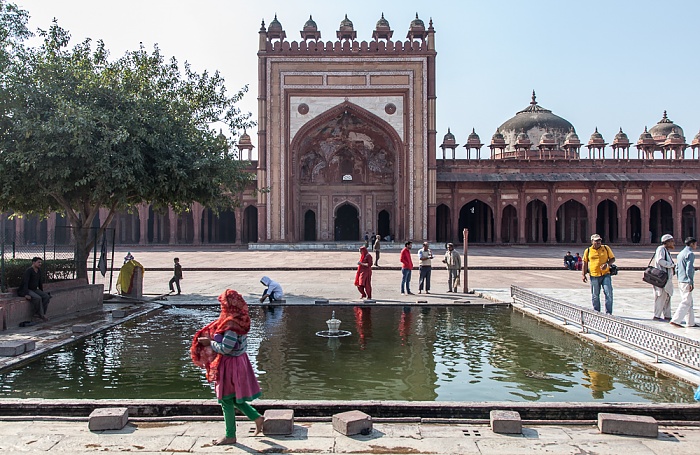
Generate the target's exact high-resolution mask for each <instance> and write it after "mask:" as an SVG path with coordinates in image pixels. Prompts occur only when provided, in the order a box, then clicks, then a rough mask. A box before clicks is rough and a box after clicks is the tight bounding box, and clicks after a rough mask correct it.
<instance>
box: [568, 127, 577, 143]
mask: <svg viewBox="0 0 700 455" xmlns="http://www.w3.org/2000/svg"><path fill="white" fill-rule="evenodd" d="M565 140H566V142H575V141H580V140H581V139H579V137H578V134H576V131H574V129H573V128H571V131H569V134H567V135H566V138H565Z"/></svg>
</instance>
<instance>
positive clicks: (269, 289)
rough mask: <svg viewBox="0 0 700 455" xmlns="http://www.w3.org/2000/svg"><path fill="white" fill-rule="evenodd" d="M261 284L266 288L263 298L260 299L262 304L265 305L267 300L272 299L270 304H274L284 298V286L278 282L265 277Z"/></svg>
mask: <svg viewBox="0 0 700 455" xmlns="http://www.w3.org/2000/svg"><path fill="white" fill-rule="evenodd" d="M260 282H261V283H262V284H263V286H266V289H265V291H264V292H263V295H262V297H260V303H263V302H264V301H265V299H268V298H269V299H270V303H272V302H274V301H275V300H281V299H282V297H284V294H283V293H282V286H280V284H279V283H278V282H277V281H273V280H271V279H270V277H267V276H264V277H262V278H261V279H260Z"/></svg>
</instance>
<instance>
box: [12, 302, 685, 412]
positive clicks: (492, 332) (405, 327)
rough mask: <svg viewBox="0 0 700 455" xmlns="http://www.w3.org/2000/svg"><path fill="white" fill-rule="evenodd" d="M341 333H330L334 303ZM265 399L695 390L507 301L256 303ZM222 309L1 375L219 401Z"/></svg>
mask: <svg viewBox="0 0 700 455" xmlns="http://www.w3.org/2000/svg"><path fill="white" fill-rule="evenodd" d="M333 310H334V311H335V314H336V317H337V318H338V319H340V320H341V321H342V323H341V326H340V329H342V330H347V331H350V332H351V334H350V335H349V336H347V337H344V338H322V337H318V336H316V332H319V331H323V330H327V326H326V322H325V321H326V320H327V319H330V317H331V311H333ZM250 313H251V318H252V320H253V322H252V326H251V332H250V334H249V344H248V354H249V356H250V358H251V361H252V363H253V367H254V368H255V370H256V372H257V373H258V379H259V381H260V385H261V387H262V389H263V398H266V399H288V400H311V399H326V400H373V399H374V400H409V401H606V402H678V403H680V402H692V401H693V392H694V390H693V387H692V386H691V385H689V384H686V383H683V382H681V381H678V380H675V379H673V378H669V377H665V376H663V375H661V374H660V373H657V372H655V371H654V370H651V369H648V368H646V367H645V366H644V365H642V364H639V363H636V362H634V361H631V360H629V359H627V358H624V357H621V356H619V355H617V354H614V353H611V352H609V351H606V350H605V349H603V348H600V347H597V346H595V345H593V344H590V343H588V342H586V341H583V340H580V339H578V338H576V337H573V336H571V335H568V334H565V333H563V332H561V331H559V330H558V329H556V328H553V327H550V326H548V325H546V324H543V323H540V322H538V321H536V320H534V319H531V318H528V317H524V316H523V315H521V314H519V313H516V312H513V311H512V310H511V309H510V308H505V307H488V308H463V307H449V308H445V307H439V308H436V307H410V308H409V307H404V308H403V309H402V308H400V307H371V308H370V307H333V308H330V307H328V306H319V307H253V308H251V309H250ZM217 316H218V307H198V308H168V309H164V310H162V311H159V312H157V313H153V314H151V315H149V316H147V317H144V318H141V319H138V320H131V321H127V322H125V323H124V324H122V325H120V326H117V327H114V328H112V329H110V330H109V331H106V332H102V333H100V334H97V335H95V336H93V337H91V338H89V339H86V340H83V341H81V342H79V343H76V344H74V345H72V346H70V347H67V348H65V349H63V350H61V351H58V352H56V353H53V354H50V355H47V356H45V357H43V358H41V359H38V360H37V361H35V362H33V363H31V364H29V365H26V366H24V367H22V368H20V369H17V370H13V371H10V372H7V373H5V374H3V375H2V376H1V377H0V396H1V397H5V398H10V397H16V398H38V397H41V398H119V399H128V398H133V399H148V398H173V399H175V398H178V399H182V398H211V397H213V395H214V394H213V391H212V389H211V387H210V386H209V384H207V382H206V381H205V380H204V375H203V372H202V371H201V370H200V369H198V368H197V367H195V366H194V365H193V364H192V362H191V361H190V357H189V347H190V342H191V339H192V336H193V335H194V333H195V332H196V331H197V330H198V329H199V328H201V327H202V326H203V325H205V324H206V323H208V322H210V321H212V320H213V319H215V318H216V317H217Z"/></svg>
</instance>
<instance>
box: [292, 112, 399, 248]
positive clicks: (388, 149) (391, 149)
mask: <svg viewBox="0 0 700 455" xmlns="http://www.w3.org/2000/svg"><path fill="white" fill-rule="evenodd" d="M291 151H292V159H291V162H292V163H294V168H293V169H292V170H291V174H292V175H293V178H291V179H290V186H291V191H290V193H289V194H290V196H289V197H290V201H289V202H290V205H292V206H293V207H294V208H293V212H294V213H293V214H291V215H290V219H291V220H294V221H292V223H297V225H296V226H295V228H297V229H292V232H295V233H297V234H295V235H299V236H305V235H306V229H305V227H304V226H305V223H306V219H305V213H306V210H307V208H308V207H309V206H312V205H315V206H316V207H318V210H315V215H316V226H317V228H318V232H317V237H318V238H319V239H320V240H331V239H336V240H358V239H359V232H360V231H361V232H365V231H368V232H372V231H374V232H378V233H379V235H381V236H382V237H386V236H387V235H396V236H398V237H402V236H403V235H404V233H402V232H397V229H404V227H403V226H404V224H405V223H401V224H397V223H396V220H391V217H390V213H389V211H387V210H384V209H385V208H386V207H402V206H405V205H406V201H407V200H408V199H409V198H410V197H412V195H409V194H407V193H406V188H405V185H403V184H402V183H401V182H400V179H397V178H396V176H397V175H398V172H399V169H398V166H399V160H398V159H397V157H398V156H402V152H403V142H402V140H401V138H400V137H399V136H398V134H397V132H396V130H395V129H394V128H393V127H392V126H391V125H389V124H388V123H387V122H386V120H384V119H382V118H380V117H378V116H376V115H375V114H373V113H371V112H369V111H368V110H366V109H364V108H362V107H360V106H358V105H356V104H353V103H351V102H349V101H346V102H343V103H340V104H338V105H337V106H335V107H332V108H330V109H328V110H327V111H326V112H324V113H322V114H321V115H318V116H316V117H315V118H313V119H312V120H310V121H309V122H308V123H306V124H304V126H302V127H301V128H300V129H299V131H298V132H297V133H296V134H295V136H294V139H293V140H292V144H291ZM403 164H404V165H405V163H403ZM348 194H352V195H353V198H352V201H353V204H354V209H353V210H354V213H355V214H354V215H353V214H352V213H351V212H352V210H351V209H350V208H348V207H343V209H342V211H341V210H340V208H338V210H336V212H335V213H334V212H333V211H332V210H327V209H325V208H322V207H327V206H328V205H327V202H326V201H343V200H348ZM335 204H337V202H335V203H334V205H335ZM375 214H376V215H375ZM374 216H377V218H376V219H374ZM355 219H356V220H355ZM392 221H393V223H394V224H393V225H392ZM402 221H403V220H402ZM355 223H357V232H358V233H356V232H355V230H356V227H355ZM375 229H376V230H375ZM402 238H403V237H402Z"/></svg>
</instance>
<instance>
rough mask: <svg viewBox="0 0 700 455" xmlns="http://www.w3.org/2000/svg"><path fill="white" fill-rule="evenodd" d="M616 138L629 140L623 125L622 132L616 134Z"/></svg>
mask: <svg viewBox="0 0 700 455" xmlns="http://www.w3.org/2000/svg"><path fill="white" fill-rule="evenodd" d="M615 140H617V141H629V138H628V137H627V134H625V133H624V132H623V131H622V127H620V132H619V133H617V134H616V135H615Z"/></svg>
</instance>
